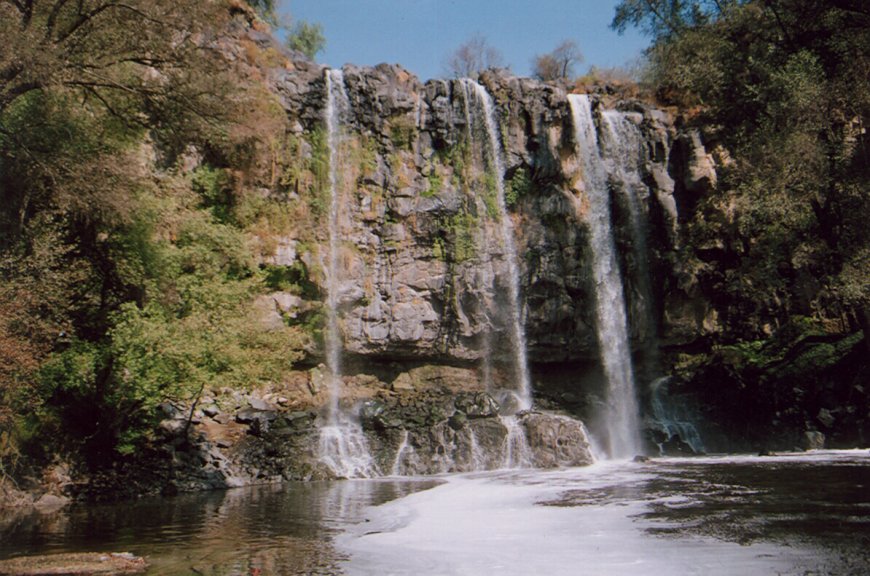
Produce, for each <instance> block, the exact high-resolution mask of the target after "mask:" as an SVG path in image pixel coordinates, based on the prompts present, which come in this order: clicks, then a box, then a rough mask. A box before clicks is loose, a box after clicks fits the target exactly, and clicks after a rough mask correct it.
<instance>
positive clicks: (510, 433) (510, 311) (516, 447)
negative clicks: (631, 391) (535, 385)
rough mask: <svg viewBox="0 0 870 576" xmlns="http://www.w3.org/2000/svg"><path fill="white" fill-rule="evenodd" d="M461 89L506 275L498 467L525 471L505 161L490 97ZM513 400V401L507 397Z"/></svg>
mask: <svg viewBox="0 0 870 576" xmlns="http://www.w3.org/2000/svg"><path fill="white" fill-rule="evenodd" d="M462 86H463V89H464V90H465V95H464V96H465V102H466V121H467V124H468V126H469V130H471V134H473V130H472V128H473V124H472V120H473V119H477V120H478V121H479V122H480V123H481V124H482V126H483V128H484V132H485V136H486V137H485V139H484V142H483V144H484V152H485V153H484V161H485V163H486V170H487V171H488V172H489V174H491V176H492V180H493V182H494V185H495V200H496V206H497V209H498V215H497V219H498V227H497V231H498V242H499V244H500V248H501V250H502V252H503V254H504V261H505V266H506V268H507V273H508V291H507V306H506V308H507V310H506V316H507V324H508V327H509V330H510V332H509V337H510V344H511V353H512V358H513V371H514V374H513V377H514V379H515V385H514V390H510V391H508V395H507V396H508V397H507V398H505V399H503V400H501V407H502V410H503V411H504V413H503V415H502V416H500V419H501V422H502V424H503V425H504V426H505V428H506V429H507V435H506V436H505V439H504V445H503V446H502V459H501V463H500V466H501V467H502V468H529V467H531V466H532V451H531V448H530V447H529V443H528V439H527V438H526V433H525V430H524V428H523V427H522V426H521V425H520V422H519V420H518V418H517V416H516V413H517V412H521V411H523V410H529V409H530V408H531V407H532V387H531V382H530V380H531V378H530V376H529V366H528V358H527V356H526V335H525V328H524V326H523V321H522V303H521V301H520V271H519V265H518V260H517V258H518V257H517V249H516V243H515V241H514V228H513V222H512V221H511V218H510V214H508V211H507V205H506V204H505V199H504V160H503V158H502V156H503V152H502V147H501V140H500V135H499V129H498V119H497V117H496V115H495V107H494V105H493V102H492V97H491V96H490V95H489V93H488V92H487V91H486V88H484V87H483V86H481V85H480V84H478V83H477V82H474V81H472V80H463V81H462ZM484 345H485V347H486V349H485V350H483V353H484V355H485V359H484V377H485V378H487V379H490V378H491V377H490V372H491V362H490V360H489V356H490V355H491V354H492V350H490V349H489V348H490V346H489V345H490V340H489V337H488V336H485V338H484ZM511 396H512V397H511Z"/></svg>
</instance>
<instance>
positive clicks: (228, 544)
mask: <svg viewBox="0 0 870 576" xmlns="http://www.w3.org/2000/svg"><path fill="white" fill-rule="evenodd" d="M437 483H438V482H437V481H433V480H416V481H415V480H374V481H373V480H368V481H344V482H315V483H308V484H292V485H289V486H277V485H274V486H258V487H251V488H241V489H236V490H230V491H226V492H213V493H207V494H198V495H185V496H179V497H176V498H172V499H158V498H152V499H143V500H139V501H135V502H127V503H122V504H114V505H106V504H99V505H86V506H85V505H79V506H75V507H73V508H71V509H70V510H68V511H62V512H54V513H49V514H40V513H28V514H19V515H17V516H15V517H13V516H9V517H6V518H4V519H2V520H0V558H10V557H16V556H23V555H28V554H47V553H53V552H87V551H102V552H120V551H127V552H133V553H134V554H137V555H140V556H145V557H146V558H147V559H148V560H149V562H150V563H151V564H152V568H151V570H149V574H162V575H181V574H185V575H186V574H191V573H193V574H205V575H208V576H231V575H232V576H235V575H245V576H247V575H250V574H258V573H260V574H274V575H277V576H289V575H294V574H334V573H336V572H339V570H338V569H337V568H336V562H337V561H338V560H340V558H339V557H338V555H337V554H336V552H335V550H334V548H333V546H332V536H333V535H334V534H335V532H336V531H337V530H339V529H341V527H342V526H346V525H348V524H350V523H355V522H359V521H361V514H362V511H363V510H364V509H365V508H366V507H367V506H371V505H377V504H381V503H384V502H387V501H390V500H393V499H395V498H400V497H402V496H405V495H407V494H410V493H412V492H415V491H419V490H423V489H426V488H430V487H432V486H434V485H436V484H437Z"/></svg>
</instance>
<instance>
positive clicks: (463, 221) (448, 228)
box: [433, 211, 480, 263]
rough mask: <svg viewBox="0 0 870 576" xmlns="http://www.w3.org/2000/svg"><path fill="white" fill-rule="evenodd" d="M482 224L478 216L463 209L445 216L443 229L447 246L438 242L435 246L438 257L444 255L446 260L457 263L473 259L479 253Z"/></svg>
mask: <svg viewBox="0 0 870 576" xmlns="http://www.w3.org/2000/svg"><path fill="white" fill-rule="evenodd" d="M479 225H480V222H479V219H478V218H477V216H475V215H474V214H472V213H471V212H469V211H462V212H457V213H455V214H452V215H450V216H447V217H444V218H443V219H442V226H441V229H442V230H443V231H444V232H445V235H446V239H447V241H446V246H445V245H442V244H439V243H438V242H436V243H435V244H434V246H433V249H434V250H435V253H436V257H438V254H439V252H440V254H441V255H442V257H443V258H444V259H445V260H449V261H452V262H455V263H461V262H465V261H467V260H471V259H472V258H474V257H475V256H476V255H477V229H478V226H479Z"/></svg>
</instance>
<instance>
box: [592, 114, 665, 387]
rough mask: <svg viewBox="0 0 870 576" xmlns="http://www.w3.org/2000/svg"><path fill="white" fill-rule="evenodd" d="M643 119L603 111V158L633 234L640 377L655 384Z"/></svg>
mask: <svg viewBox="0 0 870 576" xmlns="http://www.w3.org/2000/svg"><path fill="white" fill-rule="evenodd" d="M641 119H642V116H641V115H640V114H637V113H634V114H632V113H626V112H620V111H617V110H605V111H603V112H602V113H601V121H602V128H603V130H602V139H601V140H602V149H603V150H604V155H605V157H606V158H608V159H610V161H611V162H612V172H611V174H612V181H613V184H614V186H615V188H616V191H617V192H618V193H619V194H621V195H622V197H623V198H624V199H625V202H626V204H627V206H628V212H629V224H630V226H629V228H630V232H631V253H630V256H631V260H632V261H633V262H634V271H635V274H634V276H633V279H634V286H635V292H634V294H633V299H630V301H631V300H633V301H634V302H636V306H637V317H636V318H635V319H634V320H635V324H634V325H635V326H636V328H637V331H638V334H639V336H640V341H641V342H642V344H643V350H644V358H643V360H644V363H643V368H644V370H643V371H642V372H641V374H643V376H644V379H643V380H644V381H645V382H652V381H653V380H654V379H655V378H656V377H657V376H659V375H660V372H659V370H660V367H659V355H658V344H657V342H656V338H655V336H656V319H655V309H654V307H653V296H652V286H651V283H650V271H649V264H648V260H649V251H648V248H647V246H648V242H647V239H648V236H649V229H648V226H647V218H646V216H645V214H644V211H643V204H642V202H643V194H644V193H648V189H647V187H646V185H645V184H644V183H643V182H642V181H641V178H640V175H641V166H642V157H643V148H642V147H643V135H642V134H641V132H640V127H639V124H640V121H641Z"/></svg>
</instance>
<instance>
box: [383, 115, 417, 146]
mask: <svg viewBox="0 0 870 576" xmlns="http://www.w3.org/2000/svg"><path fill="white" fill-rule="evenodd" d="M388 125H389V132H390V141H391V142H392V143H393V146H394V147H395V148H398V149H400V150H409V151H412V150H413V149H414V140H416V138H417V124H416V122H415V121H414V118H413V117H412V116H409V115H407V114H403V115H401V116H394V117H392V118H390V120H389V122H388Z"/></svg>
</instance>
